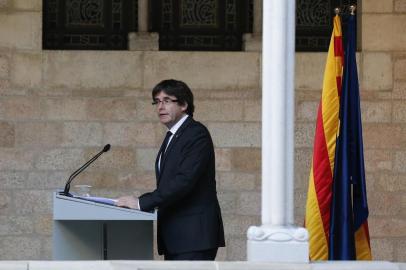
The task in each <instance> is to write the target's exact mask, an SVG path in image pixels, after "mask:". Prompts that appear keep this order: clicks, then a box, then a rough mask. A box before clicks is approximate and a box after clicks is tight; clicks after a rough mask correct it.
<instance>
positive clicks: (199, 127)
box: [188, 118, 209, 133]
mask: <svg viewBox="0 0 406 270" xmlns="http://www.w3.org/2000/svg"><path fill="white" fill-rule="evenodd" d="M190 120H191V121H190V124H189V126H188V128H189V130H191V131H200V132H207V133H209V130H208V129H207V127H206V126H205V125H204V124H203V123H201V122H199V121H196V120H194V119H193V118H191V119H190Z"/></svg>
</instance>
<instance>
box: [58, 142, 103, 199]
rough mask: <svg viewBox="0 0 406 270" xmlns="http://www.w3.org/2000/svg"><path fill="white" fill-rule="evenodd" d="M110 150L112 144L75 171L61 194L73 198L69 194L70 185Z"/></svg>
mask: <svg viewBox="0 0 406 270" xmlns="http://www.w3.org/2000/svg"><path fill="white" fill-rule="evenodd" d="M109 150H110V144H106V145H105V146H104V147H103V150H101V151H100V152H99V153H97V154H96V155H95V156H94V157H92V158H91V159H90V160H89V161H87V162H86V163H85V164H84V165H83V166H82V167H80V168H79V169H77V170H76V171H74V172H73V173H72V174H71V176H69V179H68V181H67V182H66V185H65V189H64V190H63V192H61V193H59V194H61V195H65V196H68V197H72V194H70V193H69V189H70V183H71V182H72V181H73V179H74V178H75V177H76V176H78V175H79V174H80V173H81V172H83V171H84V170H85V169H86V168H87V167H89V165H90V164H92V163H93V162H94V161H95V160H96V159H98V158H99V157H100V156H101V155H102V154H103V153H105V152H107V151H109Z"/></svg>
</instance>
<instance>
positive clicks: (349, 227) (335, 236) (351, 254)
mask: <svg viewBox="0 0 406 270" xmlns="http://www.w3.org/2000/svg"><path fill="white" fill-rule="evenodd" d="M347 32H348V35H347V44H346V49H345V65H344V75H343V89H342V95H341V99H340V127H339V135H338V137H337V145H336V155H335V167H334V177H333V179H334V180H333V190H332V191H333V192H332V204H331V220H330V242H329V259H330V260H371V259H372V255H371V247H370V242H369V231H368V221H367V218H368V203H367V193H366V184H365V169H364V150H363V142H362V124H361V110H360V96H359V85H358V74H357V63H356V58H355V51H356V17H355V15H351V16H350V18H349V20H348V31H347Z"/></svg>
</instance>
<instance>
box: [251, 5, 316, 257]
mask: <svg viewBox="0 0 406 270" xmlns="http://www.w3.org/2000/svg"><path fill="white" fill-rule="evenodd" d="M262 34H263V37H262V209H261V217H262V225H261V226H260V227H256V226H251V227H250V228H249V229H248V232H247V237H248V241H247V259H248V260H249V261H269V262H308V260H309V256H308V255H309V245H308V233H307V230H306V229H304V228H300V227H295V226H294V225H293V221H294V218H293V217H294V214H293V208H294V207H293V190H294V187H293V180H294V173H293V167H294V164H293V161H294V70H295V67H294V65H295V63H294V59H295V1H294V0H266V1H263V27H262Z"/></svg>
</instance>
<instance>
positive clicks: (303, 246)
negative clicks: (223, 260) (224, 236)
mask: <svg viewBox="0 0 406 270" xmlns="http://www.w3.org/2000/svg"><path fill="white" fill-rule="evenodd" d="M247 237H248V240H247V260H248V261H252V262H289V263H308V262H309V234H308V232H307V230H306V229H305V228H301V227H295V226H264V225H262V226H261V227H255V226H251V227H250V228H249V229H248V232H247Z"/></svg>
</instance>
